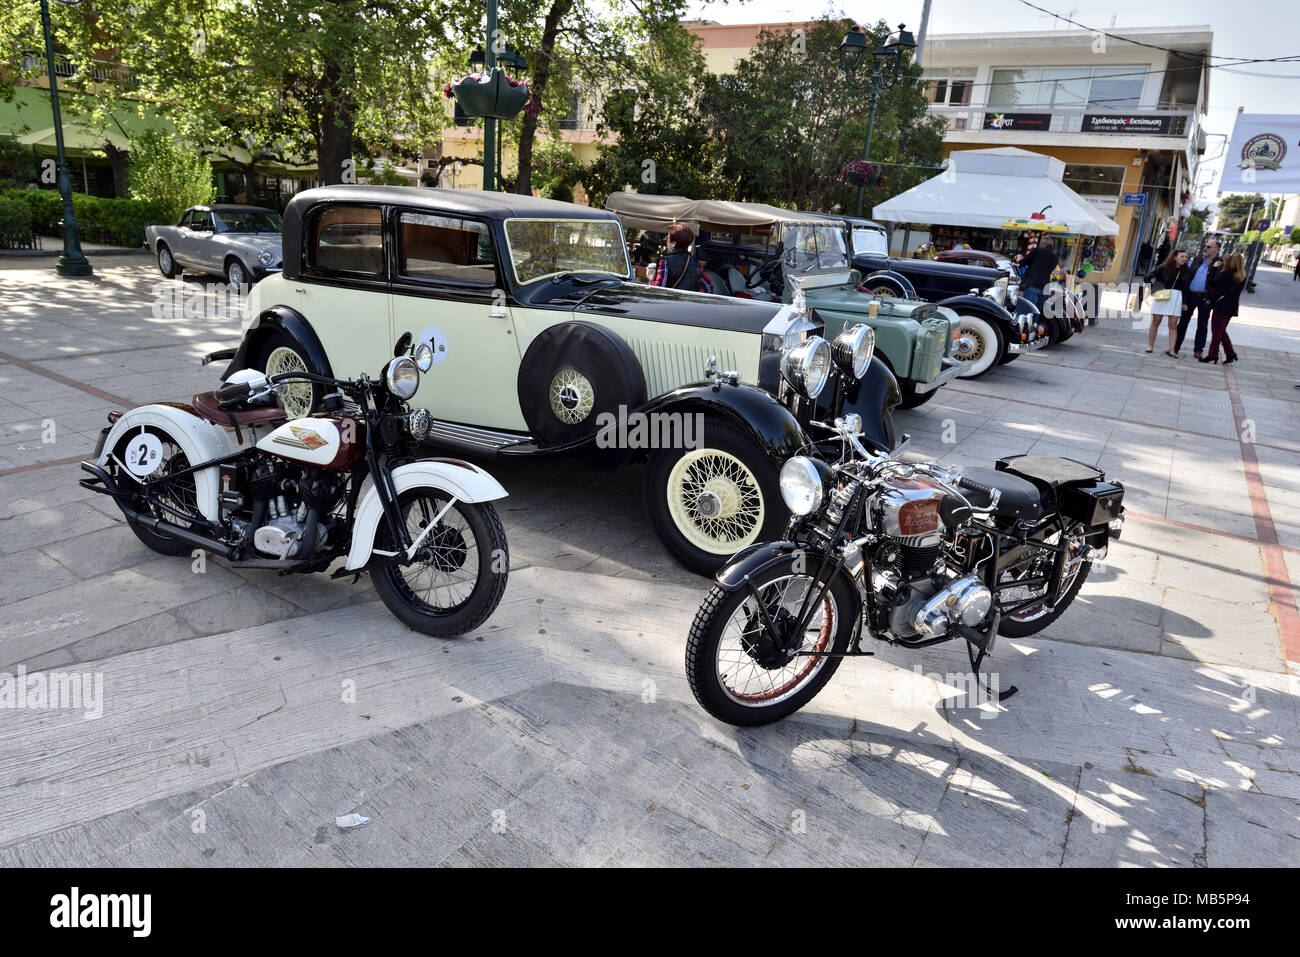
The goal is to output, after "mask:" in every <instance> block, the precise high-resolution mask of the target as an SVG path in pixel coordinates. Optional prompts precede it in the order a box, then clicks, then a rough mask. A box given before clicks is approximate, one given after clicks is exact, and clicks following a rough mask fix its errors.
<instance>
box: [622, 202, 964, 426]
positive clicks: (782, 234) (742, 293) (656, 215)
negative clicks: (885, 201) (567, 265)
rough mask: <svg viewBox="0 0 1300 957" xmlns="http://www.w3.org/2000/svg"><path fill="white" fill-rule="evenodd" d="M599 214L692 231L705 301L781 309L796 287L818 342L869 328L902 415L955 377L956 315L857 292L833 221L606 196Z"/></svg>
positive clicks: (766, 209)
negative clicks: (704, 278)
mask: <svg viewBox="0 0 1300 957" xmlns="http://www.w3.org/2000/svg"><path fill="white" fill-rule="evenodd" d="M605 207H606V208H607V209H612V210H613V211H614V212H616V213H618V214H619V216H621V217H622V219H623V222H624V225H625V226H626V227H627V228H629V229H641V230H649V231H654V232H662V231H664V230H666V229H667V228H668V227H669V226H671V225H672V224H673V223H684V224H686V225H689V226H690V227H691V228H692V229H693V230H695V231H696V232H697V233H698V236H697V239H696V243H695V249H696V254H697V256H698V257H699V259H700V260H701V261H702V262H703V264H704V268H705V271H706V272H707V274H708V275H709V277H710V280H711V282H712V283H713V291H714V294H715V295H724V296H735V297H739V298H743V299H759V300H765V301H784V302H791V301H793V300H794V298H795V291H796V289H798V290H799V291H800V292H801V293H802V295H803V298H804V300H805V301H806V302H807V304H808V306H809V307H810V308H811V309H813V310H814V311H815V312H816V314H817V315H818V316H819V317H820V318H821V320H822V321H823V322H824V323H825V324H826V331H827V335H828V336H834V335H838V334H839V332H840V331H841V330H842V329H845V328H848V327H850V326H852V325H854V324H857V323H865V324H866V325H868V326H870V327H871V328H872V329H873V330H874V331H875V335H876V355H877V356H879V357H880V358H881V359H882V360H884V362H885V364H886V365H888V366H889V370H890V371H891V372H893V373H894V375H895V376H896V377H897V379H898V384H899V387H900V389H901V390H902V394H903V402H902V405H903V407H904V408H912V407H914V406H918V405H921V404H922V403H923V402H926V401H928V400H929V399H930V398H931V397H932V396H933V395H934V393H935V391H936V390H937V389H938V388H939V387H940V386H942V385H943V384H944V383H945V382H948V381H949V380H951V379H953V378H955V377H956V375H957V373H958V371H959V368H958V364H957V362H956V361H954V359H953V358H952V356H953V352H954V347H955V345H956V343H955V340H954V330H955V328H956V323H957V317H956V315H955V314H954V313H952V312H949V311H948V310H946V309H944V308H942V307H938V306H932V305H929V304H927V303H924V302H921V301H919V300H912V301H910V302H909V301H906V300H902V299H898V298H894V297H883V298H882V297H869V296H864V295H862V294H861V293H860V292H859V291H858V280H859V277H858V276H856V275H855V274H854V273H853V271H852V269H851V267H850V264H849V247H848V244H847V238H846V236H845V235H844V227H843V225H841V224H839V223H836V222H835V221H834V220H831V219H828V218H826V217H822V216H817V215H813V214H809V213H797V212H791V211H790V210H785V209H780V208H778V207H775V206H768V205H766V204H763V203H742V202H728V201H718V200H690V199H687V198H685V197H682V196H652V195H646V194H643V193H623V192H620V193H612V194H611V195H610V196H609V198H608V199H607V200H606V201H605Z"/></svg>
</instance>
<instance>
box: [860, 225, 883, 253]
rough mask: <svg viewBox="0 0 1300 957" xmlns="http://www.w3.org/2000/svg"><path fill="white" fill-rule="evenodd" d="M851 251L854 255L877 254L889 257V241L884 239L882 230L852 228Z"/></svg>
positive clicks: (861, 227)
mask: <svg viewBox="0 0 1300 957" xmlns="http://www.w3.org/2000/svg"><path fill="white" fill-rule="evenodd" d="M853 251H854V252H855V253H879V254H880V255H882V256H888V255H889V240H887V239H886V238H885V231H884V230H883V229H872V228H871V227H869V226H855V227H853Z"/></svg>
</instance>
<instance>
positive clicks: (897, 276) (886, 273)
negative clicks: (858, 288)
mask: <svg viewBox="0 0 1300 957" xmlns="http://www.w3.org/2000/svg"><path fill="white" fill-rule="evenodd" d="M860 285H862V286H867V287H868V288H871V287H873V286H891V287H893V289H894V292H895V294H896V296H897V297H898V298H899V299H919V298H921V297H920V296H918V295H917V294H916V287H915V286H913V285H912V280H910V279H908V278H907V277H906V276H904V275H903V274H902V273H901V272H895V271H894V270H892V269H877V270H875V271H873V272H869V273H867V278H865V279H863V280H862V282H861V283H860Z"/></svg>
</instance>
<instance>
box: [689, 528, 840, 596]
mask: <svg viewBox="0 0 1300 957" xmlns="http://www.w3.org/2000/svg"><path fill="white" fill-rule="evenodd" d="M796 555H798V556H800V557H802V558H803V560H804V565H803V570H804V571H806V572H807V573H808V574H809V575H812V574H814V573H815V572H816V571H817V569H818V568H819V567H820V566H821V563H822V559H823V558H825V557H826V553H825V552H824V551H822V550H821V549H819V548H817V547H816V546H813V545H809V544H807V543H803V544H800V543H799V542H792V541H789V540H788V539H787V540H785V541H780V542H755V543H754V544H753V545H749V546H747V547H745V548H742V549H741V550H740V551H738V552H736V554H734V555H732V556H731V557H730V558H729V559H727V563H726V564H725V565H723V566H722V568H720V569H718V572H717V574H716V575H714V581H715V582H717V584H718V587H719V588H721V589H722V590H723V591H739V590H740V589H742V588H744V587H745V583H746V582H748V581H749V580H750V579H751V578H753V577H754V576H756V575H759V574H761V573H762V572H764V571H766V570H767V569H769V568H771V567H772V566H773V565H779V564H780V563H781V562H785V561H789V560H790V559H791V557H792V556H796ZM835 574H836V575H843V576H844V577H845V578H846V579H847V580H848V581H849V583H850V584H852V585H853V591H854V594H857V592H858V586H857V584H856V583H855V582H854V581H853V576H852V574H850V573H849V571H848V569H846V568H845V567H844V566H843V565H840V566H839V567H838V569H837V570H836V572H835Z"/></svg>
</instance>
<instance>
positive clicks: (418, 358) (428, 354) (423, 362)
mask: <svg viewBox="0 0 1300 957" xmlns="http://www.w3.org/2000/svg"><path fill="white" fill-rule="evenodd" d="M413 358H414V359H415V364H416V365H417V366H418V367H419V369H420V371H421V372H428V371H429V369H430V367H432V366H433V347H432V346H430V345H429V344H428V343H427V342H421V343H420V345H419V347H418V348H417V349H416V350H415V352H414V353H413Z"/></svg>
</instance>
